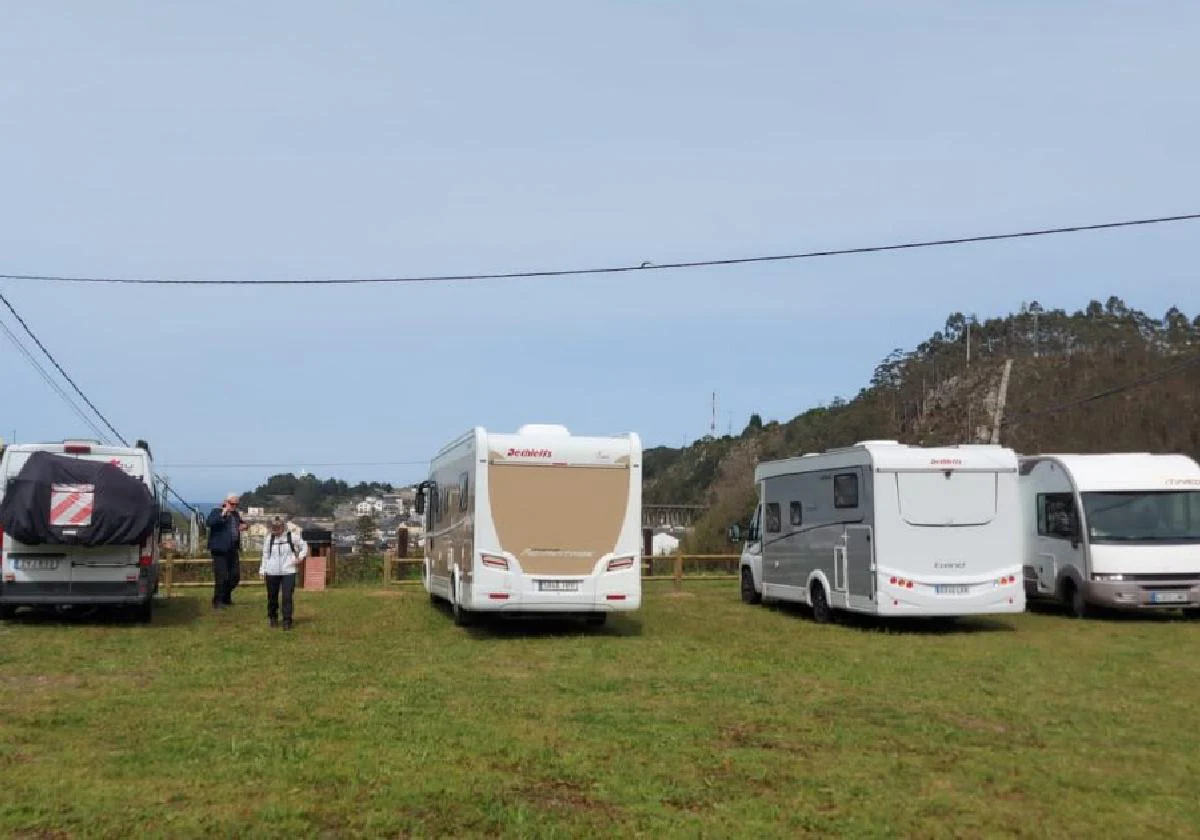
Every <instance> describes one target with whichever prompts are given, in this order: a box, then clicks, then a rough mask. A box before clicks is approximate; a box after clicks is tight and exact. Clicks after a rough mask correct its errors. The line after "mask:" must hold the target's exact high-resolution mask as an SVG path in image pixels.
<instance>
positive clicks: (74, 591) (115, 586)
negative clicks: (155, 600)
mask: <svg viewBox="0 0 1200 840" xmlns="http://www.w3.org/2000/svg"><path fill="white" fill-rule="evenodd" d="M153 593H154V581H153V580H146V581H145V582H144V583H143V582H141V581H138V582H132V581H131V582H121V583H75V584H68V583H66V582H64V583H62V584H50V583H44V582H43V583H12V582H9V583H5V584H3V585H0V604H6V605H9V606H44V605H47V604H50V605H54V604H63V605H67V604H71V605H82V604H116V605H125V606H132V605H135V604H143V603H145V602H146V599H147V598H150V597H152V596H153Z"/></svg>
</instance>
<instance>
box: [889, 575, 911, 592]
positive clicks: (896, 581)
mask: <svg viewBox="0 0 1200 840" xmlns="http://www.w3.org/2000/svg"><path fill="white" fill-rule="evenodd" d="M891 583H892V585H894V586H899V587H900V588H901V589H912V588H913V582H912V581H911V580H905V579H904V578H898V577H894V578H892V580H891Z"/></svg>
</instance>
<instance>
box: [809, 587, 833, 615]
mask: <svg viewBox="0 0 1200 840" xmlns="http://www.w3.org/2000/svg"><path fill="white" fill-rule="evenodd" d="M809 600H811V601H812V612H813V621H815V622H816V623H817V624H829V623H830V622H831V621H833V609H832V608H831V607H830V606H829V598H827V597H826V596H825V587H824V586H822V585H821V584H819V583H814V584H813V586H812V594H811V595H810V596H809Z"/></svg>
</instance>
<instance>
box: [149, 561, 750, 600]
mask: <svg viewBox="0 0 1200 840" xmlns="http://www.w3.org/2000/svg"><path fill="white" fill-rule="evenodd" d="M738 560H739V557H738V555H736V554H669V555H661V556H654V557H643V558H642V580H643V581H663V580H669V581H672V582H673V583H674V589H675V591H676V592H678V591H680V590H682V589H683V582H684V581H685V580H737V577H738ZM251 562H253V563H257V562H258V558H257V557H245V556H243V557H242V563H243V564H246V563H251ZM211 563H212V560H211V559H209V558H208V557H178V558H170V559H166V560H163V561H162V567H163V579H162V588H163V590H164V594H165V595H166V597H168V598H170V597H171V593H172V592H173V591H174V589H175V587H200V586H212V585H213V584H212V581H211V580H207V581H205V580H195V581H176V580H175V567H176V566H207V565H209V564H211ZM424 563H425V559H424V558H423V557H387V556H385V557H384V558H383V585H384V586H385V587H387V586H414V585H418V584H420V583H421V581H422V577H421V575H420V574H418V575H416V576H403V577H400V576H397V575H396V574H395V572H396V570H397V567H401V568H418V569H419V568H420V567H421V566H422V565H424ZM668 563H669V564H670V566H671V571H670V573H669V574H661V573H659V574H655V572H654V567H655V566H656V565H657V566H662V565H664V564H668ZM688 563H692V564H693V566H694V565H695V564H696V563H705V564H712V565H716V566H718V567H724V571H715V572H714V571H704V572H693V573H688V572H687V565H688ZM262 583H263V582H262V580H260V579H259V578H258V576H257V575H253V576H250V577H244V578H243V579H242V581H241V585H243V586H246V585H249V586H261V585H262Z"/></svg>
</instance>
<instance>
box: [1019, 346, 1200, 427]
mask: <svg viewBox="0 0 1200 840" xmlns="http://www.w3.org/2000/svg"><path fill="white" fill-rule="evenodd" d="M1194 367H1200V355H1196V356H1192V357H1190V358H1188V359H1185V360H1183V361H1181V362H1178V363H1176V364H1173V365H1170V366H1168V367H1166V368H1163V369H1162V370H1160V371H1156V372H1154V373H1150V374H1147V375H1145V376H1141V377H1138V378H1137V379H1135V380H1133V381H1132V382H1126V383H1124V384H1123V385H1117V386H1116V387H1113V388H1109V389H1107V390H1104V391H1100V392H1099V393H1096V394H1089V395H1088V396H1086V397H1080V398H1079V399H1074V400H1070V401H1068V402H1064V403H1059V404H1058V405H1054V406H1051V407H1050V408H1040V409H1037V410H1035V411H1023V412H1021V413H1020V414H1016V415H1013V417H1012V418H1011V420H1008V421H1006V422H1005V425H1011V424H1013V423H1017V422H1020V421H1021V420H1024V419H1026V418H1029V417H1041V416H1043V415H1046V414H1057V413H1059V412H1060V411H1067V410H1068V409H1072V408H1078V407H1079V406H1081V405H1087V404H1088V403H1093V402H1097V401H1099V400H1104V399H1108V398H1109V397H1115V396H1117V395H1118V394H1124V393H1126V392H1127V391H1133V390H1136V389H1138V388H1144V387H1146V386H1147V385H1153V384H1154V383H1155V382H1161V381H1162V380H1164V379H1169V378H1171V377H1172V376H1176V375H1178V374H1180V373H1183V372H1184V371H1185V370H1188V369H1190V368H1194Z"/></svg>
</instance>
